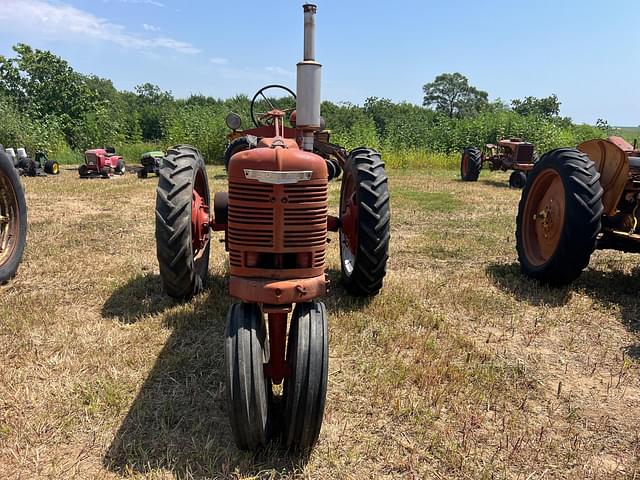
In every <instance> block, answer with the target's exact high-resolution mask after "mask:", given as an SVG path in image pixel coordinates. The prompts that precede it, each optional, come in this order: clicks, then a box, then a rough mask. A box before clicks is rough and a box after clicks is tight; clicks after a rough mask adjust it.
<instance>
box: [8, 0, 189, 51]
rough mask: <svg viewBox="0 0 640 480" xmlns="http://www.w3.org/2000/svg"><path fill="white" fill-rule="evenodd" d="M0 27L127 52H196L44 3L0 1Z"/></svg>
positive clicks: (68, 7) (170, 40)
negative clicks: (102, 44) (106, 45)
mask: <svg viewBox="0 0 640 480" xmlns="http://www.w3.org/2000/svg"><path fill="white" fill-rule="evenodd" d="M150 1H152V0H150ZM145 3H148V2H145ZM157 3H158V2H157ZM0 23H2V24H3V25H4V26H5V27H4V28H7V26H9V27H8V28H11V26H12V25H13V26H16V27H19V28H20V31H21V32H24V30H25V29H27V30H30V31H33V32H35V33H38V34H41V35H46V36H47V37H49V38H51V37H54V38H60V39H68V38H69V37H70V36H72V35H76V36H78V37H79V38H80V39H94V40H101V41H107V42H111V43H114V44H116V45H120V46H122V47H127V48H136V49H154V48H165V49H170V50H174V51H176V52H179V53H185V54H195V53H199V52H200V50H199V49H197V48H196V47H194V46H193V45H192V44H190V43H188V42H182V41H180V40H176V39H174V38H169V37H165V36H156V37H142V36H140V35H135V34H131V33H129V32H127V31H126V29H125V27H124V26H122V25H117V24H113V23H110V22H108V21H107V20H105V19H102V18H98V17H96V16H95V15H93V14H92V13H89V12H86V11H84V10H80V9H78V8H75V7H73V6H71V5H67V4H64V3H55V4H53V3H49V2H48V1H45V0H0Z"/></svg>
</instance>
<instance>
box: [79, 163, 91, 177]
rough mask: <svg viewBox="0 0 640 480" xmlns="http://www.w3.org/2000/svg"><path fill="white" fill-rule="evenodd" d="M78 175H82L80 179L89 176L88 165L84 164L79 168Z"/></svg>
mask: <svg viewBox="0 0 640 480" xmlns="http://www.w3.org/2000/svg"><path fill="white" fill-rule="evenodd" d="M78 175H80V177H82V178H85V177H88V176H89V169H88V168H87V166H86V165H84V164H83V165H80V166H79V167H78Z"/></svg>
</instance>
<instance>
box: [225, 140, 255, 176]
mask: <svg viewBox="0 0 640 480" xmlns="http://www.w3.org/2000/svg"><path fill="white" fill-rule="evenodd" d="M251 146H252V144H251V142H250V141H249V139H248V138H247V137H246V136H244V137H238V138H236V139H234V140H232V141H231V143H230V144H229V145H227V148H226V150H225V151H224V169H225V170H226V171H229V162H231V157H233V156H234V155H235V154H236V153H238V152H243V151H244V150H249V149H250V148H251Z"/></svg>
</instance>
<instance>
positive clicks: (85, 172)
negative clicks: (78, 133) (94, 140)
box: [78, 147, 126, 178]
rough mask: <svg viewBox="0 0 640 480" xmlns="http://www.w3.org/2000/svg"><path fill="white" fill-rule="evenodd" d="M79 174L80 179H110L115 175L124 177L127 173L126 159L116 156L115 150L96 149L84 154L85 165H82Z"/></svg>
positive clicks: (108, 148) (110, 148) (107, 148)
mask: <svg viewBox="0 0 640 480" xmlns="http://www.w3.org/2000/svg"><path fill="white" fill-rule="evenodd" d="M78 173H79V174H80V178H90V177H101V178H109V177H111V176H112V175H113V174H114V173H115V174H116V175H124V174H125V173H126V165H125V162H124V158H122V156H120V155H116V151H115V149H114V148H112V147H106V148H94V149H92V150H87V151H86V152H84V164H82V165H80V167H79V168H78Z"/></svg>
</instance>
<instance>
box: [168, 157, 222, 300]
mask: <svg viewBox="0 0 640 480" xmlns="http://www.w3.org/2000/svg"><path fill="white" fill-rule="evenodd" d="M196 191H197V192H198V194H199V195H200V196H201V197H202V198H203V199H204V202H205V204H206V205H208V206H210V205H211V201H210V197H209V183H208V180H207V171H206V169H205V166H204V160H203V159H202V155H200V152H199V151H198V150H197V149H195V148H194V147H191V146H189V145H179V146H177V147H173V148H172V149H170V150H169V151H168V152H167V156H166V157H164V159H163V160H162V166H161V168H160V178H159V179H158V187H157V188H156V248H157V254H158V263H159V264H160V277H161V279H162V284H163V286H164V289H165V291H166V292H167V294H168V295H169V296H171V297H173V298H176V299H179V300H184V299H187V298H189V297H191V296H193V295H196V294H197V293H200V292H201V291H202V290H203V289H204V286H205V284H206V280H207V272H208V270H209V249H210V247H211V239H210V238H209V237H207V238H205V243H204V245H203V246H202V247H201V248H198V249H196V248H195V247H194V241H193V235H194V232H193V227H192V219H191V216H192V202H193V201H194V198H195V193H194V192H196Z"/></svg>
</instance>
